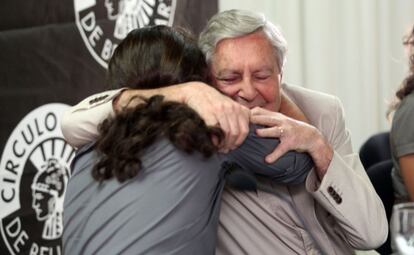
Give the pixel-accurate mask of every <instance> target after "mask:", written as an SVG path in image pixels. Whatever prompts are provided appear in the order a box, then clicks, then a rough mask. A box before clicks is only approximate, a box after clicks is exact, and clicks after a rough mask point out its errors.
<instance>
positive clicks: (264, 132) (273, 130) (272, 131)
mask: <svg viewBox="0 0 414 255" xmlns="http://www.w3.org/2000/svg"><path fill="white" fill-rule="evenodd" d="M256 134H257V135H258V136H261V137H275V138H281V137H282V136H285V135H286V130H285V128H283V127H281V126H275V127H269V128H258V129H256Z"/></svg>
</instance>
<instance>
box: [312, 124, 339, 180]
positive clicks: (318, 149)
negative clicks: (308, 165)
mask: <svg viewBox="0 0 414 255" xmlns="http://www.w3.org/2000/svg"><path fill="white" fill-rule="evenodd" d="M315 130H316V132H317V134H315V135H316V137H317V138H316V139H315V142H314V146H313V147H312V150H311V151H310V152H309V154H310V155H311V157H312V159H313V161H314V164H315V170H316V173H317V175H318V177H319V180H320V181H322V179H323V177H324V176H325V174H326V172H327V171H328V168H329V165H330V164H331V161H332V158H333V149H332V146H331V145H330V144H329V143H328V142H327V141H326V139H325V137H323V135H322V134H321V133H320V132H319V130H317V129H316V128H315Z"/></svg>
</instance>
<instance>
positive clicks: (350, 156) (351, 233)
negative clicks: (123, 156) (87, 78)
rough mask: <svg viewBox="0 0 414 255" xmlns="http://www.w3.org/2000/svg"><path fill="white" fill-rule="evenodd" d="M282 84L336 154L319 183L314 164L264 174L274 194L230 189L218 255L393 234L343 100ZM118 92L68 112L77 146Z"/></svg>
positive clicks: (326, 247) (357, 245)
mask: <svg viewBox="0 0 414 255" xmlns="http://www.w3.org/2000/svg"><path fill="white" fill-rule="evenodd" d="M282 90H284V92H285V93H286V94H287V95H288V96H289V97H290V98H291V99H292V100H293V101H294V102H295V103H296V104H297V105H298V106H299V107H300V108H301V109H302V111H303V112H304V113H305V115H306V117H307V118H308V119H309V121H310V122H311V124H312V125H314V126H315V127H316V128H318V129H319V130H320V132H321V133H322V134H323V135H324V136H325V137H326V139H328V141H329V142H330V143H331V145H332V146H333V148H334V151H335V152H334V157H333V159H332V162H331V164H330V166H329V169H328V171H327V174H326V175H325V177H324V178H323V181H322V182H321V183H320V182H319V181H318V179H317V177H316V174H315V172H314V171H311V172H310V174H309V175H308V177H307V180H306V183H304V184H302V185H297V186H289V187H288V186H281V185H275V184H273V183H271V182H270V181H269V180H266V179H260V180H259V181H260V183H261V185H264V186H265V187H267V189H271V190H272V193H269V192H265V191H261V190H259V191H257V192H240V191H235V190H231V189H228V188H226V189H225V191H224V193H223V197H222V204H221V213H220V225H219V229H218V247H217V251H216V252H217V254H236V255H239V254H281V255H285V254H286V255H288V254H329V255H331V254H352V253H353V251H354V250H355V249H358V250H368V249H374V248H376V247H378V246H380V245H381V244H382V243H383V242H384V241H385V239H386V237H387V233H388V224H387V219H386V216H385V211H384V208H383V205H382V203H381V201H380V199H379V197H378V196H377V194H376V193H375V191H374V188H373V187H372V185H371V183H370V181H369V179H368V176H367V175H366V173H365V170H364V168H363V166H362V164H361V162H360V160H359V157H358V155H357V154H356V153H354V152H353V151H352V146H351V138H350V134H349V131H348V130H347V129H346V128H345V120H344V113H343V108H342V105H341V103H340V101H339V99H338V98H336V97H334V96H330V95H327V94H323V93H319V92H315V91H311V90H307V89H304V88H301V87H295V86H288V85H282ZM119 93H120V90H114V91H107V92H103V93H100V94H97V95H93V96H91V97H89V98H87V99H85V100H83V101H82V102H80V103H79V104H78V105H76V106H74V107H72V108H71V109H70V110H69V111H67V112H66V113H65V115H64V117H63V119H62V123H61V124H62V133H63V134H64V136H65V138H66V139H67V141H68V142H69V143H70V144H72V145H73V146H75V147H78V146H80V145H83V144H85V143H87V142H89V141H91V140H93V139H94V138H96V136H97V125H98V124H99V123H100V122H101V121H102V120H103V119H105V118H106V117H107V116H108V115H110V114H114V113H113V109H112V99H113V98H114V97H116V96H117V95H118V94H119Z"/></svg>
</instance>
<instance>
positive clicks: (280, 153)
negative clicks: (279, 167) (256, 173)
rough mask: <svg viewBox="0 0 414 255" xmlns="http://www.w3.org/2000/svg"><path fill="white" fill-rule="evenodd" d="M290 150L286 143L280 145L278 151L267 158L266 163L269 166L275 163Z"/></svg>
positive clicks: (274, 151) (275, 150)
mask: <svg viewBox="0 0 414 255" xmlns="http://www.w3.org/2000/svg"><path fill="white" fill-rule="evenodd" d="M289 150H290V149H289V148H288V147H287V146H285V144H284V143H280V144H279V146H277V147H276V149H274V150H273V152H272V153H270V154H269V155H267V156H266V158H265V161H266V163H268V164H272V163H274V162H275V161H276V160H278V159H279V158H280V157H281V156H283V155H284V154H285V153H286V152H288V151H289Z"/></svg>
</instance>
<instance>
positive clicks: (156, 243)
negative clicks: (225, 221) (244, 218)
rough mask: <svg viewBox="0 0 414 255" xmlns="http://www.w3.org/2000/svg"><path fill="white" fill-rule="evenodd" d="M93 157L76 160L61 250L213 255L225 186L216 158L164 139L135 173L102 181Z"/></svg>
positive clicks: (93, 153) (148, 152)
mask: <svg viewBox="0 0 414 255" xmlns="http://www.w3.org/2000/svg"><path fill="white" fill-rule="evenodd" d="M97 159H98V155H97V153H96V151H95V150H93V149H91V150H89V151H87V152H86V153H84V154H83V155H82V154H81V155H80V156H79V158H77V160H76V163H75V166H74V172H73V173H72V177H71V180H70V182H69V185H68V188H67V191H66V197H65V202H64V210H65V211H64V226H65V228H64V233H63V251H64V254H67V255H68V254H76V255H79V254H214V251H215V247H216V231H217V226H218V218H219V217H218V216H219V207H220V200H219V198H220V194H221V192H222V190H223V185H224V181H223V177H222V176H220V175H221V174H222V173H221V170H220V160H219V159H218V157H217V156H216V155H214V156H212V157H211V158H209V159H205V158H204V157H203V156H202V155H200V154H199V153H193V154H192V155H189V154H187V153H185V152H182V151H180V150H178V149H176V148H175V147H174V145H172V144H171V143H170V142H169V141H168V140H167V139H161V140H160V141H158V142H156V143H154V144H153V145H151V146H150V147H149V148H148V149H147V150H146V153H145V155H144V156H143V157H142V166H143V167H142V169H141V171H140V172H139V174H138V175H137V176H136V177H135V178H133V179H130V180H128V181H126V182H124V183H119V182H118V181H117V180H116V179H111V180H108V181H105V182H103V183H102V184H101V185H100V184H99V183H98V182H97V181H95V180H94V179H93V178H92V176H91V169H92V167H93V165H94V164H95V163H96V160H97Z"/></svg>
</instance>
